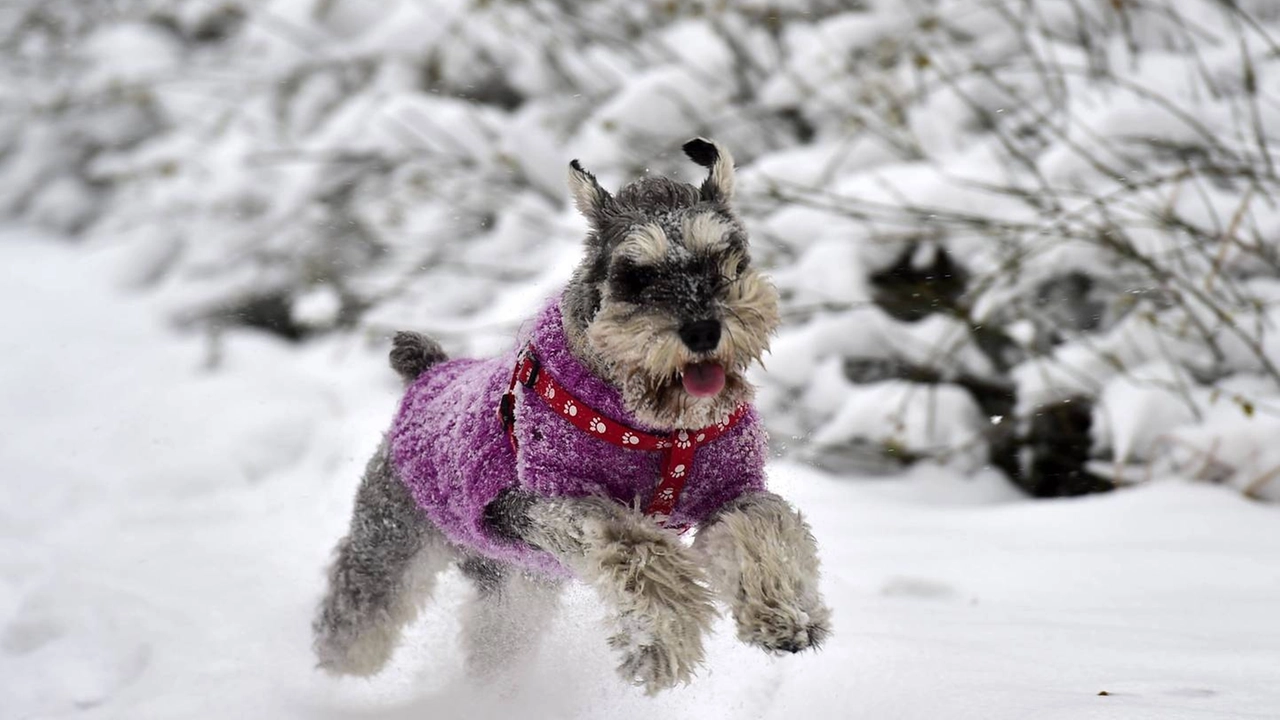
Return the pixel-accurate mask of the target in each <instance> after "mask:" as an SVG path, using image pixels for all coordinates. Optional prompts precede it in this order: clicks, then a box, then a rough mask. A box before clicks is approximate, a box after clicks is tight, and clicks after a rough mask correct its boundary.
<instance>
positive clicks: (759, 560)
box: [693, 492, 831, 652]
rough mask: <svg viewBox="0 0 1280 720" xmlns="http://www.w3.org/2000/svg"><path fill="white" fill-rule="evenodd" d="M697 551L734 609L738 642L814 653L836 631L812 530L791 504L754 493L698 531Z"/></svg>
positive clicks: (695, 541)
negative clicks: (821, 590) (822, 588)
mask: <svg viewBox="0 0 1280 720" xmlns="http://www.w3.org/2000/svg"><path fill="white" fill-rule="evenodd" d="M693 548H694V550H695V552H696V553H697V555H698V558H699V561H700V562H701V563H702V565H703V567H705V568H706V569H707V572H708V573H709V574H710V576H711V582H712V584H713V585H714V586H715V588H716V590H717V591H718V592H719V594H720V596H721V597H722V598H723V599H724V601H725V602H726V603H728V605H729V608H730V609H731V610H732V612H733V618H734V620H735V621H736V622H737V625H738V639H740V640H742V641H743V642H746V643H750V644H752V645H757V646H759V647H761V648H764V649H765V650H768V651H770V652H799V651H801V650H804V649H807V648H816V647H818V645H819V644H820V643H821V642H822V641H823V640H824V639H825V638H826V637H827V635H828V634H829V633H830V630H831V611H830V610H829V609H828V608H827V606H826V605H824V604H823V602H822V597H821V595H820V594H819V591H818V578H819V572H818V551H817V547H816V543H815V542H814V539H813V534H812V533H811V532H810V530H809V525H808V523H806V522H805V521H804V518H803V517H801V515H800V513H799V512H797V511H796V510H795V508H793V507H791V505H790V504H789V503H787V501H786V500H783V499H782V498H780V497H778V496H777V495H775V494H773V493H770V492H753V493H748V494H746V495H743V496H742V497H739V498H737V499H736V500H732V501H730V502H729V503H727V504H725V506H724V507H722V508H720V509H719V510H718V511H716V513H715V515H713V516H712V517H711V519H710V520H708V521H707V523H706V524H705V525H703V526H702V527H701V528H700V529H699V530H698V536H697V538H696V539H695V540H694V542H693Z"/></svg>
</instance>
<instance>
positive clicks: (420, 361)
mask: <svg viewBox="0 0 1280 720" xmlns="http://www.w3.org/2000/svg"><path fill="white" fill-rule="evenodd" d="M446 359H448V356H447V355H445V354H444V349H443V348H441V347H440V343H438V342H436V341H435V340H432V339H431V338H429V337H427V336H426V335H423V334H422V333H416V332H406V331H403V330H402V331H400V332H398V333H396V336H395V337H394V338H392V339H391V369H392V370H395V371H396V372H397V373H399V374H400V377H401V378H403V379H404V381H405V384H408V383H411V382H413V381H414V380H417V379H418V376H419V375H421V374H422V373H423V372H424V371H425V370H426V369H427V368H429V367H431V366H432V365H435V364H436V363H439V362H443V361H444V360H446Z"/></svg>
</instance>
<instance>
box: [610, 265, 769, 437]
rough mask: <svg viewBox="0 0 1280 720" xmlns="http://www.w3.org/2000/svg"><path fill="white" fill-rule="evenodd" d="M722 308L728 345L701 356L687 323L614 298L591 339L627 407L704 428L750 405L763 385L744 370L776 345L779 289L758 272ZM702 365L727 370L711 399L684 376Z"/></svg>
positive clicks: (663, 422)
mask: <svg viewBox="0 0 1280 720" xmlns="http://www.w3.org/2000/svg"><path fill="white" fill-rule="evenodd" d="M727 300H728V301H727V302H726V303H724V304H723V305H722V308H721V309H722V310H723V311H724V312H722V313H721V315H722V317H721V323H722V333H721V337H720V344H719V345H718V346H717V347H716V349H715V350H714V351H712V352H709V353H694V352H693V351H691V350H689V348H688V347H687V346H686V345H685V344H684V343H683V342H682V341H681V339H680V335H679V323H678V322H677V321H676V320H674V319H673V318H672V317H671V316H670V315H668V314H666V313H663V312H661V311H655V310H650V309H647V308H645V307H644V306H641V305H634V304H631V303H625V302H618V301H609V300H606V301H605V302H604V303H603V304H602V306H601V308H600V311H599V312H598V313H597V314H596V316H595V318H594V319H593V320H592V321H591V323H590V324H589V325H588V326H587V329H586V339H587V344H588V345H589V346H590V350H591V351H592V353H593V354H594V355H595V358H594V360H595V361H596V362H595V363H594V364H596V365H597V366H599V367H600V368H601V369H602V370H603V371H604V372H605V374H606V375H607V376H608V379H609V380H611V381H612V382H613V383H614V384H615V385H617V386H618V387H619V388H620V389H621V391H622V399H623V403H624V405H625V406H626V408H627V410H628V411H629V412H631V413H632V414H633V415H635V416H636V419H638V420H640V421H641V422H642V423H644V424H646V425H649V426H652V427H654V428H660V429H668V430H669V429H675V428H701V427H706V426H709V425H714V424H716V423H719V422H723V421H724V420H726V419H727V418H728V417H729V415H730V414H732V413H733V411H734V410H735V409H737V407H738V406H740V405H742V404H745V403H749V402H750V401H751V399H752V397H754V394H755V389H754V388H753V387H752V386H751V384H750V383H748V382H747V380H746V377H745V375H744V373H745V372H746V369H747V368H748V367H749V366H750V365H751V363H752V362H756V361H758V360H759V359H760V356H761V355H762V354H763V353H764V352H765V351H766V350H767V349H768V347H769V343H768V340H769V335H770V334H771V333H772V332H773V329H774V328H775V327H776V326H777V323H778V311H777V294H776V292H775V291H774V290H773V287H772V286H771V285H769V284H768V282H766V281H764V280H763V279H762V278H760V277H759V276H758V275H755V274H754V273H752V277H750V278H744V279H743V280H741V281H739V282H737V283H735V286H734V288H733V289H731V290H730V292H729V297H728V298H727ZM698 363H715V364H717V365H719V366H720V367H721V368H723V370H724V376H725V377H724V387H723V388H722V389H721V390H720V391H719V392H717V393H715V394H714V395H712V396H710V397H698V396H695V395H694V394H691V393H690V392H689V391H688V390H686V389H685V383H684V381H683V378H682V376H683V374H684V373H685V372H687V371H692V370H693V367H692V366H695V365H696V364H698Z"/></svg>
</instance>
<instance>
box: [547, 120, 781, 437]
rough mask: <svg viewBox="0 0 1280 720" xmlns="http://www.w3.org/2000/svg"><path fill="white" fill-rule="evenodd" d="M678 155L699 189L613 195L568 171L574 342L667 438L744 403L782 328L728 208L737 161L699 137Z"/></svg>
mask: <svg viewBox="0 0 1280 720" xmlns="http://www.w3.org/2000/svg"><path fill="white" fill-rule="evenodd" d="M684 151H685V153H686V154H687V155H688V156H689V158H690V159H692V160H693V161H694V162H696V163H698V164H699V165H702V166H703V167H706V168H708V169H709V171H710V172H709V174H708V176H707V178H706V180H704V181H703V183H702V185H701V186H694V185H690V184H688V183H682V182H676V181H674V180H670V179H668V178H660V177H650V178H644V179H641V180H638V181H636V182H633V183H631V184H630V185H627V186H626V187H624V188H622V189H621V190H620V191H618V193H617V195H611V194H610V193H609V192H608V191H606V190H605V189H604V188H602V187H601V186H600V183H598V182H597V181H596V178H595V176H594V175H592V174H591V173H589V172H587V171H586V170H584V169H583V168H582V166H581V165H579V164H578V161H577V160H575V161H573V162H572V163H570V166H569V189H570V191H571V192H572V194H573V200H574V203H575V204H576V205H577V207H578V210H579V211H581V212H582V214H583V215H584V216H586V218H587V221H588V223H589V224H590V226H591V233H590V235H589V236H588V238H587V252H586V257H585V258H584V259H583V262H582V264H581V265H580V266H579V267H578V270H577V271H576V272H575V273H574V276H573V280H572V281H571V282H570V284H569V287H568V288H567V289H566V291H565V295H564V300H563V306H562V311H563V315H564V319H565V328H566V331H567V332H568V335H569V340H570V344H571V346H572V347H573V350H574V352H575V353H576V354H577V355H578V356H579V358H580V359H582V360H583V361H584V362H586V363H587V364H588V365H589V366H590V367H592V368H593V369H594V370H595V371H596V372H597V373H599V374H601V375H602V376H604V377H605V378H606V379H607V380H609V381H611V382H612V383H614V384H615V385H617V386H618V387H619V388H620V389H621V391H622V397H623V401H624V403H625V404H626V406H627V409H628V410H629V411H631V412H632V413H633V414H634V415H635V416H636V417H637V418H638V419H639V420H641V421H642V422H644V423H646V424H649V425H652V426H654V427H657V428H667V429H671V428H697V427H704V426H707V425H711V424H713V423H717V422H721V421H723V420H724V419H725V418H727V417H728V416H729V414H730V413H731V412H733V410H734V409H735V408H736V407H737V406H738V405H740V404H742V403H745V402H749V401H750V400H751V396H752V388H751V386H750V385H748V384H747V382H746V379H745V378H744V376H743V373H744V371H745V370H746V369H747V367H748V366H750V365H751V363H752V362H755V361H757V360H759V359H760V357H761V355H762V354H763V353H764V352H765V350H767V349H768V347H769V337H770V335H771V334H772V333H773V331H774V330H775V328H776V327H777V325H778V294H777V292H776V291H775V290H774V287H773V285H772V283H770V282H769V281H768V280H767V279H766V278H765V277H764V276H763V275H762V274H760V272H759V271H758V270H756V269H755V268H754V267H753V266H752V264H751V256H750V253H749V247H748V244H747V233H746V230H745V229H744V228H743V226H742V223H741V222H739V220H738V218H737V217H736V216H735V215H734V213H733V210H732V209H731V207H730V202H731V201H732V200H733V183H734V178H733V173H734V169H733V158H732V157H731V156H730V155H729V153H728V151H726V150H725V149H724V148H723V147H721V146H719V145H717V144H715V143H713V142H709V141H707V140H703V139H701V138H699V139H695V140H690V141H689V142H687V143H685V145H684Z"/></svg>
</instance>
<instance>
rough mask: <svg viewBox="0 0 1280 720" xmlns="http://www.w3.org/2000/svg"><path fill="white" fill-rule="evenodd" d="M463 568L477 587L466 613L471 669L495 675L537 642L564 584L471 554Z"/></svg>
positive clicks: (476, 673)
mask: <svg viewBox="0 0 1280 720" xmlns="http://www.w3.org/2000/svg"><path fill="white" fill-rule="evenodd" d="M459 567H461V569H462V574H463V575H466V576H467V577H468V578H470V579H471V581H472V583H473V584H474V585H475V587H476V596H475V598H473V599H472V600H470V601H468V602H467V604H466V605H465V606H464V608H463V616H462V642H463V649H464V651H465V654H466V665H467V673H468V674H469V675H470V676H471V677H474V678H479V679H488V678H492V677H494V676H495V675H497V674H499V673H500V672H501V671H502V670H504V669H506V668H509V667H512V666H513V665H515V664H516V663H517V662H519V661H520V660H521V659H523V658H524V657H526V656H527V655H528V654H529V653H531V652H532V651H533V650H534V649H535V648H536V647H537V641H538V638H539V636H540V635H541V634H542V630H543V629H545V627H546V625H547V623H548V622H549V621H550V620H551V618H552V616H553V615H554V614H555V611H556V609H557V608H558V607H559V600H560V590H561V586H562V583H561V582H560V581H558V580H554V579H550V578H539V577H533V576H530V575H528V574H526V573H524V572H522V571H520V570H519V569H516V568H513V567H510V566H508V565H505V564H503V563H499V562H497V561H494V560H489V559H486V558H480V557H471V558H468V559H466V560H464V561H463V562H462V563H460V564H459Z"/></svg>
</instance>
